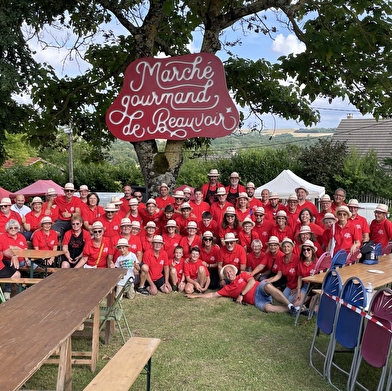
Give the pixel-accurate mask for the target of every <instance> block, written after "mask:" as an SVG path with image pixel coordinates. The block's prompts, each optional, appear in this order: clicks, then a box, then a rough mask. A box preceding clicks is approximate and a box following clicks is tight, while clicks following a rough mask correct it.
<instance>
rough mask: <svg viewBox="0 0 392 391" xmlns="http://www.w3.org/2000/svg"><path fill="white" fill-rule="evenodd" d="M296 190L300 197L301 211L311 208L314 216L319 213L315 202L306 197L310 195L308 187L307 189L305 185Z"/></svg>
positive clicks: (299, 205) (299, 208)
mask: <svg viewBox="0 0 392 391" xmlns="http://www.w3.org/2000/svg"><path fill="white" fill-rule="evenodd" d="M295 192H296V193H297V198H298V210H299V212H300V211H301V210H302V209H305V208H307V209H309V210H310V211H311V212H312V214H313V216H316V214H317V213H318V210H317V208H316V205H315V204H313V202H310V201H308V200H307V199H306V197H307V196H308V195H309V191H308V189H306V188H305V187H303V186H300V187H297V188H296V189H295Z"/></svg>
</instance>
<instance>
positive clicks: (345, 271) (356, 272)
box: [303, 254, 392, 288]
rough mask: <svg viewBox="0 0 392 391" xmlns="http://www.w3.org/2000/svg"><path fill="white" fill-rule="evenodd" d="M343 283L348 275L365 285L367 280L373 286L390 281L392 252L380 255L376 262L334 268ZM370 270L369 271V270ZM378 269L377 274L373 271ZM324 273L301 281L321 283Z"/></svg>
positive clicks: (382, 284)
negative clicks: (373, 263) (374, 263)
mask: <svg viewBox="0 0 392 391" xmlns="http://www.w3.org/2000/svg"><path fill="white" fill-rule="evenodd" d="M336 270H337V272H338V273H339V276H340V278H341V279H342V284H344V283H345V282H346V281H347V280H348V279H349V278H350V277H354V276H355V277H358V278H359V279H360V280H361V281H362V282H363V284H364V285H365V286H366V285H367V284H368V283H369V282H371V283H372V285H373V287H375V288H377V287H381V286H384V285H386V284H389V283H390V282H392V254H388V255H381V256H380V257H379V258H378V264H376V265H365V264H363V263H355V264H353V265H349V266H344V267H341V268H338V269H336ZM369 270H370V271H369ZM377 270H378V271H380V272H382V273H380V274H378V273H375V272H374V271H377ZM324 277H325V273H320V274H315V275H314V276H308V277H304V278H303V281H305V282H310V283H312V284H322V283H323V280H324Z"/></svg>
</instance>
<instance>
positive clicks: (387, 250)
mask: <svg viewBox="0 0 392 391" xmlns="http://www.w3.org/2000/svg"><path fill="white" fill-rule="evenodd" d="M391 252H392V242H389V243H388V244H387V245H386V246H385V247H384V248H383V249H382V252H381V253H382V254H381V255H388V254H390V253H391Z"/></svg>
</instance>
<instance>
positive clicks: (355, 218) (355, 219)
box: [347, 199, 370, 244]
mask: <svg viewBox="0 0 392 391" xmlns="http://www.w3.org/2000/svg"><path fill="white" fill-rule="evenodd" d="M347 206H348V210H349V211H350V212H351V217H350V220H351V222H352V223H354V225H355V227H356V228H357V229H360V230H361V232H362V243H365V242H368V241H369V233H370V229H369V224H368V222H367V220H366V219H365V217H363V216H360V215H359V214H358V210H359V209H360V206H359V203H358V200H356V199H351V200H350V201H349V202H348V204H347ZM362 243H361V244H362Z"/></svg>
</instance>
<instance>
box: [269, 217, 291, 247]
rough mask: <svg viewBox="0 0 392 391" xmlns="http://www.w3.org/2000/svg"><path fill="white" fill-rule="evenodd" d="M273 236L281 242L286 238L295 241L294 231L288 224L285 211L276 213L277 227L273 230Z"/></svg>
mask: <svg viewBox="0 0 392 391" xmlns="http://www.w3.org/2000/svg"><path fill="white" fill-rule="evenodd" d="M271 236H276V237H277V238H278V239H279V241H282V240H283V239H284V238H290V239H291V240H294V234H293V230H292V228H291V227H290V226H289V224H288V217H287V213H286V212H285V211H284V210H278V212H277V213H276V215H275V225H274V226H273V228H272V230H271Z"/></svg>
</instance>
